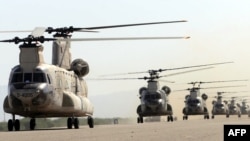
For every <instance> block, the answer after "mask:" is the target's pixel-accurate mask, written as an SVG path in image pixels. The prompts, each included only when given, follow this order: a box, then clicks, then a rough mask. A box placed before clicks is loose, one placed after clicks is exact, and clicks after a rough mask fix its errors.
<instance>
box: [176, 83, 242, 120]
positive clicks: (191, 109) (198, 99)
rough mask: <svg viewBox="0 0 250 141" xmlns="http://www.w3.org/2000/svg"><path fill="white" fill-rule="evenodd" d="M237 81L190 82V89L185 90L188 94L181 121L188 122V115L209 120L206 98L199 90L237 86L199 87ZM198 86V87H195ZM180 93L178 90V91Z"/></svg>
mask: <svg viewBox="0 0 250 141" xmlns="http://www.w3.org/2000/svg"><path fill="white" fill-rule="evenodd" d="M233 81H238V80H228V81H208V82H201V81H196V82H190V83H188V84H192V85H193V86H192V88H188V89H185V90H188V91H189V94H188V95H186V96H185V101H184V102H185V107H184V108H183V110H182V113H183V114H184V115H183V120H188V116H189V115H204V119H209V112H208V109H207V105H206V100H207V98H208V96H207V94H205V93H203V94H201V92H200V89H214V88H225V87H238V86H221V87H207V88H201V87H200V85H201V84H203V83H220V82H233ZM196 84H198V86H195V85H196ZM178 91H180V90H178Z"/></svg>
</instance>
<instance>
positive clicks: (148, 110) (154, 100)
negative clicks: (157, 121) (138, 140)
mask: <svg viewBox="0 0 250 141" xmlns="http://www.w3.org/2000/svg"><path fill="white" fill-rule="evenodd" d="M172 113H173V112H172V109H171V106H170V104H168V98H167V95H166V93H165V92H164V91H163V90H158V91H156V92H148V91H145V92H143V93H142V94H141V104H140V105H139V106H138V108H137V114H138V115H140V116H143V117H146V116H162V115H172Z"/></svg>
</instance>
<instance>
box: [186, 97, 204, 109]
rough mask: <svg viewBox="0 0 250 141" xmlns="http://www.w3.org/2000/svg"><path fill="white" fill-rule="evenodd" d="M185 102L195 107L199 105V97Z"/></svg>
mask: <svg viewBox="0 0 250 141" xmlns="http://www.w3.org/2000/svg"><path fill="white" fill-rule="evenodd" d="M187 104H188V105H189V106H191V107H197V106H200V105H201V102H200V100H199V99H188V101H187Z"/></svg>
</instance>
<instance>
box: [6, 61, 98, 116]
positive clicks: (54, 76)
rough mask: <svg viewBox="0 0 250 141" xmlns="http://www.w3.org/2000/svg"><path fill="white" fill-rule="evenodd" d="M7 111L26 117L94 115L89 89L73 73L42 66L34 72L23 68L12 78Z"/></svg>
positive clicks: (16, 69) (7, 99) (12, 72)
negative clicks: (88, 96)
mask: <svg viewBox="0 0 250 141" xmlns="http://www.w3.org/2000/svg"><path fill="white" fill-rule="evenodd" d="M8 92H9V93H8V96H7V97H6V98H5V100H4V111H5V112H7V113H10V114H17V115H21V116H24V117H69V116H72V117H74V116H75V117H78V116H86V115H92V114H93V106H92V104H91V103H90V101H89V100H88V99H87V86H86V84H85V81H84V80H83V79H79V77H78V76H76V75H75V74H74V72H73V71H68V70H65V69H63V68H60V67H57V66H54V65H48V64H41V65H38V66H37V67H36V68H35V69H34V70H33V71H32V72H24V71H22V69H21V67H20V65H18V66H16V67H14V68H13V69H12V71H11V74H10V79H9V88H8Z"/></svg>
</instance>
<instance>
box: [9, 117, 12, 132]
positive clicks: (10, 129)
mask: <svg viewBox="0 0 250 141" xmlns="http://www.w3.org/2000/svg"><path fill="white" fill-rule="evenodd" d="M8 130H9V131H13V121H12V120H11V119H9V120H8Z"/></svg>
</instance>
